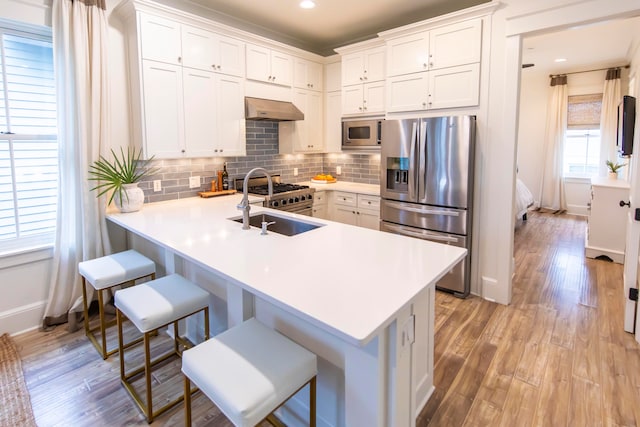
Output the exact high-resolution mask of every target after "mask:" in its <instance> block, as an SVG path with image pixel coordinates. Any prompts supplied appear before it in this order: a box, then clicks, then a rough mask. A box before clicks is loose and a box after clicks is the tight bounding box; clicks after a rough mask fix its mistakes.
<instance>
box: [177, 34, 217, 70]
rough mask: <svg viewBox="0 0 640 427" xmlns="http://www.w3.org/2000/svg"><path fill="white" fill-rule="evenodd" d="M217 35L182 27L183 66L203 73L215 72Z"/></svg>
mask: <svg viewBox="0 0 640 427" xmlns="http://www.w3.org/2000/svg"><path fill="white" fill-rule="evenodd" d="M214 43H215V34H213V33H211V32H209V31H205V30H201V29H200V28H195V27H190V26H188V25H183V26H182V65H183V66H185V67H189V68H195V69H198V70H203V71H214V70H215V63H216V59H215V57H214Z"/></svg>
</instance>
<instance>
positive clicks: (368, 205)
mask: <svg viewBox="0 0 640 427" xmlns="http://www.w3.org/2000/svg"><path fill="white" fill-rule="evenodd" d="M358 208H361V209H374V210H378V209H380V197H378V196H368V195H365V194H358Z"/></svg>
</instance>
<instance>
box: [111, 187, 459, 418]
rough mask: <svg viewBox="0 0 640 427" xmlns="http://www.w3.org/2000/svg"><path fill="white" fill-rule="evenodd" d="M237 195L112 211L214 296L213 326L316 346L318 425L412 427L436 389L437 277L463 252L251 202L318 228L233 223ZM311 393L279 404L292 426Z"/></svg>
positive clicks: (167, 265) (193, 330)
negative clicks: (269, 332)
mask: <svg viewBox="0 0 640 427" xmlns="http://www.w3.org/2000/svg"><path fill="white" fill-rule="evenodd" d="M240 198H241V196H240V195H233V196H225V197H220V198H215V199H201V198H188V199H180V200H172V201H167V202H159V203H151V204H145V205H144V207H143V209H142V210H141V211H139V212H134V213H126V214H121V213H112V214H110V215H109V216H108V218H109V220H110V221H111V222H112V223H113V224H115V225H117V226H118V227H116V228H115V231H116V232H115V233H114V236H118V235H122V234H124V233H121V232H120V230H119V229H120V228H122V229H124V230H126V241H127V244H128V246H130V247H134V248H135V249H137V250H139V251H141V252H143V253H145V254H146V255H147V256H150V257H151V258H153V259H154V260H155V261H156V263H157V264H158V267H159V271H160V273H162V272H163V270H164V272H166V273H168V272H174V271H175V272H177V273H180V274H183V275H184V276H185V277H187V278H188V279H190V280H193V281H194V282H196V283H198V284H199V285H200V286H202V287H203V288H205V289H207V290H209V291H210V292H211V294H212V298H211V303H210V308H211V311H212V312H213V313H214V315H213V316H212V320H211V322H212V325H211V326H212V331H213V333H219V332H221V331H222V330H224V329H226V328H227V327H232V326H234V325H236V324H239V323H240V322H242V321H243V320H245V319H247V318H249V317H252V316H255V317H257V318H258V319H259V320H260V321H262V322H263V323H265V324H266V325H268V326H270V327H273V328H274V329H277V330H278V331H280V332H281V333H283V334H284V335H286V336H288V337H290V338H291V339H293V340H294V341H297V342H298V343H300V344H302V345H303V346H305V347H307V348H308V349H309V350H311V351H313V352H314V353H316V354H317V355H318V358H319V366H318V368H319V373H318V394H317V407H318V425H319V426H359V425H367V426H380V427H383V426H390V425H393V426H398V427H400V426H414V425H415V415H416V414H417V413H418V412H419V411H420V410H421V409H422V407H423V406H424V404H425V403H426V401H427V400H428V398H429V396H430V395H431V393H432V392H433V321H434V307H433V305H434V289H435V287H434V286H435V282H436V281H437V280H438V279H439V278H440V277H442V276H443V275H444V274H446V273H447V272H448V271H449V270H450V269H451V268H452V267H453V266H454V265H455V264H456V263H457V262H458V261H460V260H461V259H462V258H463V257H464V254H465V250H464V249H460V248H456V247H453V246H447V245H442V244H438V243H433V242H429V241H424V240H420V239H412V238H407V237H402V236H399V235H395V234H389V233H383V232H378V231H372V230H368V229H364V228H361V227H354V226H349V225H345V224H340V223H336V222H331V221H325V220H321V219H318V218H310V217H304V216H299V215H295V214H288V213H284V212H282V211H275V210H271V209H266V208H262V207H259V206H253V207H252V210H251V214H252V215H253V214H255V213H257V212H261V211H265V213H267V212H268V213H270V214H274V215H279V216H284V217H289V218H295V219H298V220H301V221H307V222H313V223H316V224H319V225H321V227H319V228H316V229H313V230H311V231H306V232H304V233H301V234H298V235H296V236H291V237H289V236H284V235H280V234H277V233H274V232H269V233H268V234H267V235H261V234H260V230H259V229H257V228H253V227H252V228H251V229H250V230H242V228H241V227H242V225H241V224H240V223H238V222H235V221H232V220H229V218H237V217H239V216H240V212H239V211H238V210H237V208H236V205H237V204H238V203H239V201H240ZM199 331H200V328H199V327H198V325H195V327H194V325H189V333H190V335H192V336H193V335H196V337H197V336H200V332H199ZM211 363H215V361H212V362H211ZM306 393H307V390H305V389H303V390H301V391H300V392H299V394H300V396H296V397H294V398H293V399H291V400H290V401H289V402H288V403H287V405H286V406H285V407H284V408H281V410H280V411H281V412H280V415H281V416H282V418H283V420H284V421H285V422H286V423H287V425H303V421H302V420H305V415H304V414H305V413H306V410H307V409H306V407H305V406H304V405H306V403H305V402H307V400H306V396H304V394H306ZM297 397H299V398H297Z"/></svg>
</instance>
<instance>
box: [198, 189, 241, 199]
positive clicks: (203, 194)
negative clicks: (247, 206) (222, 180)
mask: <svg viewBox="0 0 640 427" xmlns="http://www.w3.org/2000/svg"><path fill="white" fill-rule="evenodd" d="M235 193H237V191H236V190H220V191H201V192H199V193H198V195H199V196H200V197H204V198H205V199H206V198H208V197H216V196H226V195H227V194H235Z"/></svg>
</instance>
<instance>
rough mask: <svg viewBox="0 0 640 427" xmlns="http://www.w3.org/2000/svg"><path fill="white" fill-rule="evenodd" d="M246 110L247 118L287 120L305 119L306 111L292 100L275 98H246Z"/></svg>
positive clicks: (273, 120)
mask: <svg viewBox="0 0 640 427" xmlns="http://www.w3.org/2000/svg"><path fill="white" fill-rule="evenodd" d="M244 112H245V118H246V119H247V120H268V121H272V122H285V121H293V120H304V113H303V112H302V111H300V110H299V109H298V107H296V106H295V105H293V103H292V102H286V101H275V100H273V99H262V98H251V97H248V96H246V97H245V98H244Z"/></svg>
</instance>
